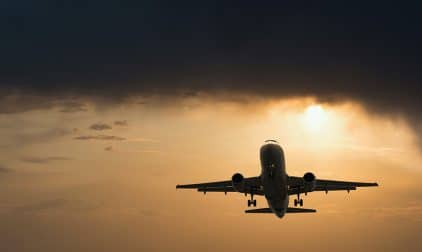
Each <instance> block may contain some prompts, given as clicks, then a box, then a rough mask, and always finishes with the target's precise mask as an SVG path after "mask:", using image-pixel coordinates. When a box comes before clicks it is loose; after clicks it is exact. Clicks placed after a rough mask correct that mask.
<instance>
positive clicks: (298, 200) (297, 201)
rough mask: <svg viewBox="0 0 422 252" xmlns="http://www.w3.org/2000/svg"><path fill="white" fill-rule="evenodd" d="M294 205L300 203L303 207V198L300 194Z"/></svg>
mask: <svg viewBox="0 0 422 252" xmlns="http://www.w3.org/2000/svg"><path fill="white" fill-rule="evenodd" d="M294 205H295V206H297V205H300V206H301V207H302V206H303V199H301V198H300V194H297V199H295V201H294Z"/></svg>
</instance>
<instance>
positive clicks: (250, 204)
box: [248, 200, 256, 207]
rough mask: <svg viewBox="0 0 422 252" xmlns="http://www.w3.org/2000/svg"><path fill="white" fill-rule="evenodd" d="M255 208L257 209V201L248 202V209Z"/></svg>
mask: <svg viewBox="0 0 422 252" xmlns="http://www.w3.org/2000/svg"><path fill="white" fill-rule="evenodd" d="M252 205H253V206H254V207H256V200H248V207H250V206H252Z"/></svg>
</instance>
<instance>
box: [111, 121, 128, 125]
mask: <svg viewBox="0 0 422 252" xmlns="http://www.w3.org/2000/svg"><path fill="white" fill-rule="evenodd" d="M114 125H116V126H127V125H128V123H127V120H121V121H118V120H117V121H114Z"/></svg>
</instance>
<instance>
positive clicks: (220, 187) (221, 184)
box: [176, 177, 263, 195]
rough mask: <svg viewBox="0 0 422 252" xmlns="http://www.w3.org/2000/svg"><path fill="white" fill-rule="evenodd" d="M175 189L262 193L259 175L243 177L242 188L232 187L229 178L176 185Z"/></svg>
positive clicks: (204, 191)
mask: <svg viewBox="0 0 422 252" xmlns="http://www.w3.org/2000/svg"><path fill="white" fill-rule="evenodd" d="M176 189H197V191H198V192H203V193H206V192H224V193H227V192H240V193H251V192H252V193H253V194H255V195H263V192H262V190H261V180H260V179H259V177H250V178H244V184H243V186H242V188H239V190H236V189H235V188H233V183H232V181H231V180H225V181H217V182H207V183H198V184H186V185H177V186H176Z"/></svg>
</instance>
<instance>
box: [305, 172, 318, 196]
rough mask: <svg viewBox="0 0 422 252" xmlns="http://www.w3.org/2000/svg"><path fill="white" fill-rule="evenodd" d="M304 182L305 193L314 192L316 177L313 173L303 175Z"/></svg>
mask: <svg viewBox="0 0 422 252" xmlns="http://www.w3.org/2000/svg"><path fill="white" fill-rule="evenodd" d="M303 180H304V181H305V183H304V184H305V191H306V192H312V191H313V190H315V187H316V177H315V175H314V174H313V173H312V172H307V173H305V175H303Z"/></svg>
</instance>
